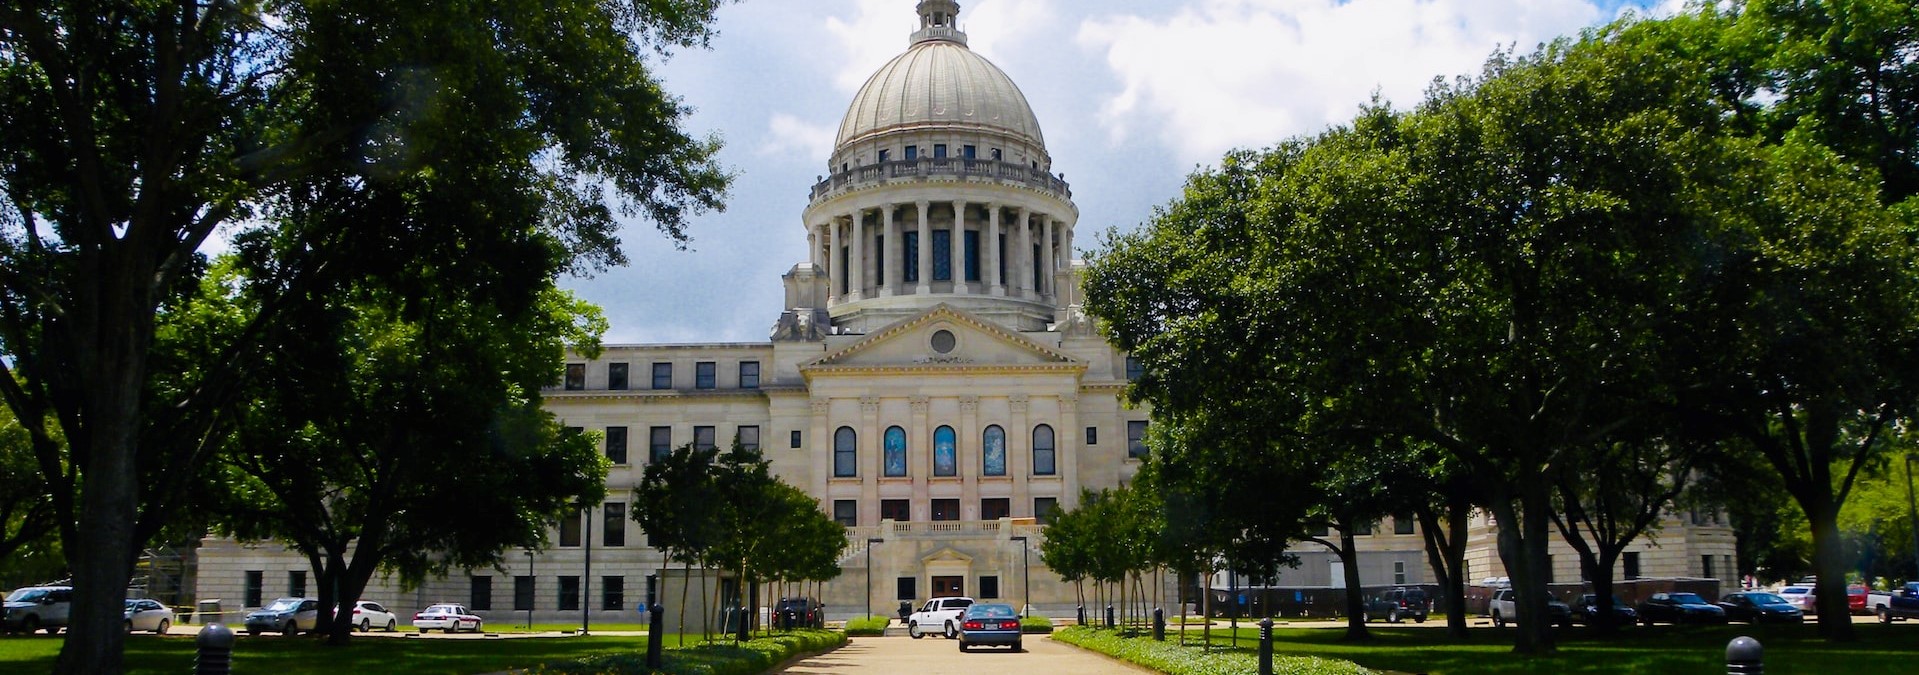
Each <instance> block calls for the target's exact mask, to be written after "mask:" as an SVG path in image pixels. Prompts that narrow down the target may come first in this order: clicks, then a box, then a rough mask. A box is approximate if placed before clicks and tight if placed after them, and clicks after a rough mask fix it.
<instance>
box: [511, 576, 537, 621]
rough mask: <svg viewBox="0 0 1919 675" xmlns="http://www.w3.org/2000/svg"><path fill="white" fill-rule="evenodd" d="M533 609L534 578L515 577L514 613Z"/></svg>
mask: <svg viewBox="0 0 1919 675" xmlns="http://www.w3.org/2000/svg"><path fill="white" fill-rule="evenodd" d="M529 609H533V577H530V576H525V577H513V611H516V612H524V611H527V610H529Z"/></svg>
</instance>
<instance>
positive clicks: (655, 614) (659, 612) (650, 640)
mask: <svg viewBox="0 0 1919 675" xmlns="http://www.w3.org/2000/svg"><path fill="white" fill-rule="evenodd" d="M646 613H647V619H646V667H647V669H649V670H654V671H657V670H659V669H660V667H661V665H662V664H661V662H660V649H661V646H662V645H661V643H662V642H664V641H665V640H666V631H664V630H661V628H663V627H664V626H665V621H666V609H665V608H663V607H661V606H660V603H657V602H656V603H653V606H651V607H648V608H646Z"/></svg>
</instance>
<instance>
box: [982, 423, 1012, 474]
mask: <svg viewBox="0 0 1919 675" xmlns="http://www.w3.org/2000/svg"><path fill="white" fill-rule="evenodd" d="M980 473H982V474H985V475H988V476H1004V475H1006V430H1004V429H1001V428H999V425H997V424H995V425H993V426H990V427H987V428H986V433H983V434H980Z"/></svg>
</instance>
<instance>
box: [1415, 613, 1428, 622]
mask: <svg viewBox="0 0 1919 675" xmlns="http://www.w3.org/2000/svg"><path fill="white" fill-rule="evenodd" d="M1413 623H1426V615H1424V614H1414V615H1413Z"/></svg>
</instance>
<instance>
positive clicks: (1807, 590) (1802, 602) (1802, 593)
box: [1779, 584, 1818, 614]
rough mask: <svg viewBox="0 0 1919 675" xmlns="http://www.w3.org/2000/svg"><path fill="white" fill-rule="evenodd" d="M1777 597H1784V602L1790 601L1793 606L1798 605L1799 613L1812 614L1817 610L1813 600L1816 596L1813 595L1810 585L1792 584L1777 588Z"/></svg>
mask: <svg viewBox="0 0 1919 675" xmlns="http://www.w3.org/2000/svg"><path fill="white" fill-rule="evenodd" d="M1779 597H1781V598H1785V599H1786V602H1789V603H1792V606H1794V607H1798V608H1799V611H1800V612H1801V613H1804V614H1813V613H1816V611H1817V610H1818V605H1817V604H1816V603H1815V602H1814V601H1815V600H1817V598H1815V597H1814V596H1813V593H1812V586H1811V585H1808V584H1794V585H1791V586H1786V587H1784V588H1781V589H1779Z"/></svg>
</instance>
